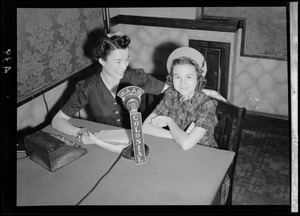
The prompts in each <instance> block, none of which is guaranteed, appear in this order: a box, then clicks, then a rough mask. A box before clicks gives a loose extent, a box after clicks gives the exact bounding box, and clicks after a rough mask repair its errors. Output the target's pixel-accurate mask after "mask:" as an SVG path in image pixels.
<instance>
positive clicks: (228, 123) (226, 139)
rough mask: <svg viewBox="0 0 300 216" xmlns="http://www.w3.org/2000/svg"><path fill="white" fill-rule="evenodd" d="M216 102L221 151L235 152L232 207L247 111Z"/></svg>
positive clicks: (232, 105) (230, 174) (217, 136)
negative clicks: (235, 176)
mask: <svg viewBox="0 0 300 216" xmlns="http://www.w3.org/2000/svg"><path fill="white" fill-rule="evenodd" d="M215 100H216V99H215ZM216 101H217V102H218V106H217V109H216V114H217V118H218V125H217V126H216V128H215V139H216V141H217V143H218V146H219V148H220V149H224V150H229V151H233V152H235V156H234V158H233V162H232V164H231V166H230V167H229V170H228V176H229V178H230V188H229V193H228V198H227V203H226V204H228V205H231V204H232V189H233V178H234V173H235V166H236V162H237V157H238V152H239V147H240V141H241V135H242V130H243V123H244V120H245V115H246V109H245V108H240V107H238V106H236V105H234V104H231V103H229V102H224V101H220V100H216Z"/></svg>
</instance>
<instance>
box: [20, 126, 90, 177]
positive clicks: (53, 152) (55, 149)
mask: <svg viewBox="0 0 300 216" xmlns="http://www.w3.org/2000/svg"><path fill="white" fill-rule="evenodd" d="M57 137H59V136H58V135H55V136H53V135H50V134H49V133H46V132H44V131H37V132H35V133H33V134H30V135H28V136H26V137H25V138H24V145H25V151H26V154H27V155H28V156H29V158H30V159H31V160H32V161H34V162H36V163H37V164H39V165H40V166H42V167H44V168H45V169H47V170H49V171H51V172H54V171H56V170H57V169H59V168H62V167H63V166H65V165H67V164H69V163H71V162H72V161H74V160H76V159H78V158H79V157H81V156H83V155H84V154H86V153H87V149H86V148H82V147H81V146H80V145H77V146H76V145H74V143H73V145H71V144H68V145H67V144H66V143H71V142H70V141H69V142H66V141H67V140H66V141H62V139H58V138H57Z"/></svg>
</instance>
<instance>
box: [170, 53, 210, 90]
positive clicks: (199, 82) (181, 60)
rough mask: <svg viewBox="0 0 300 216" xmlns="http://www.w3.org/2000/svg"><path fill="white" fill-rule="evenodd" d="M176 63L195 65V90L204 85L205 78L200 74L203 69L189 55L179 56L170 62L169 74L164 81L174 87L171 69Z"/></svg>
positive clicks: (200, 88)
mask: <svg viewBox="0 0 300 216" xmlns="http://www.w3.org/2000/svg"><path fill="white" fill-rule="evenodd" d="M176 65H192V66H194V67H195V69H196V72H197V86H196V89H195V91H201V90H202V89H203V87H205V85H206V82H207V80H206V79H205V78H204V77H203V76H202V73H203V71H202V70H201V68H200V67H199V65H198V63H197V62H195V61H194V60H193V59H191V58H189V57H185V56H183V57H179V58H176V59H174V60H173V62H172V64H171V69H170V74H168V76H167V78H166V83H167V84H168V85H169V86H170V87H172V88H174V86H173V69H174V67H175V66H176Z"/></svg>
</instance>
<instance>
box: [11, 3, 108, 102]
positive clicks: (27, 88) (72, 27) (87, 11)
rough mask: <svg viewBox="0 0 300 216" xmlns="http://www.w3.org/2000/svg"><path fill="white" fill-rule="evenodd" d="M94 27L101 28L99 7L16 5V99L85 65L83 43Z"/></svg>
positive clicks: (86, 64) (30, 93)
mask: <svg viewBox="0 0 300 216" xmlns="http://www.w3.org/2000/svg"><path fill="white" fill-rule="evenodd" d="M94 28H103V16H102V9H101V8H70V9H57V8H55V9H44V8H43V9H35V8H18V9H17V51H18V54H17V88H18V89H17V99H18V102H19V101H22V100H23V99H26V98H27V97H28V96H30V95H32V94H34V93H36V92H38V91H40V90H41V89H43V88H46V87H48V86H50V85H52V84H53V83H56V82H58V81H60V80H62V79H64V78H66V77H68V76H70V75H71V74H73V73H76V72H78V71H79V70H81V69H83V68H85V67H86V66H88V65H89V64H90V63H91V60H90V59H88V58H86V57H85V56H84V52H83V43H84V41H85V38H86V34H87V33H88V32H89V31H90V30H92V29H94Z"/></svg>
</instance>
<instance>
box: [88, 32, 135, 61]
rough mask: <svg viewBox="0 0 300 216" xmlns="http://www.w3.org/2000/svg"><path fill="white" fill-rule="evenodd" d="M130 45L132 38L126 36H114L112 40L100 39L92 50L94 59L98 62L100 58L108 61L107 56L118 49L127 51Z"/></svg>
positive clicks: (107, 38)
mask: <svg viewBox="0 0 300 216" xmlns="http://www.w3.org/2000/svg"><path fill="white" fill-rule="evenodd" d="M129 44H130V38H129V37H128V36H126V35H113V36H111V37H110V38H109V37H107V36H105V37H103V38H98V39H97V41H96V44H95V46H94V47H93V48H92V57H93V59H94V60H96V61H98V60H99V58H102V59H103V60H106V58H107V56H108V55H109V54H110V53H111V52H112V51H113V50H116V49H126V48H127V47H128V45H129Z"/></svg>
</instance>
